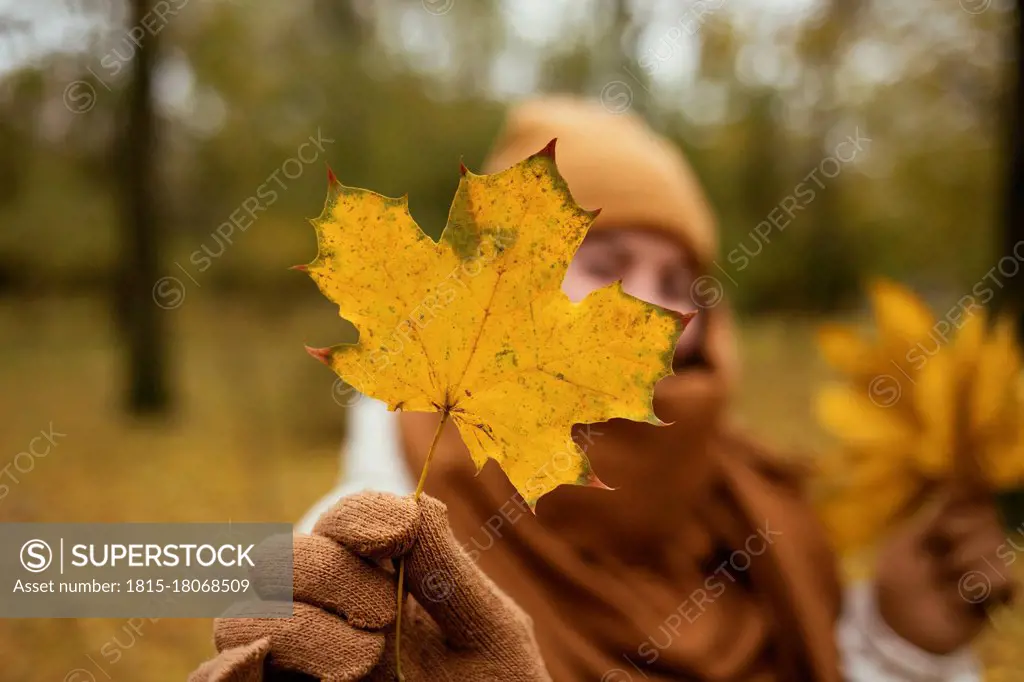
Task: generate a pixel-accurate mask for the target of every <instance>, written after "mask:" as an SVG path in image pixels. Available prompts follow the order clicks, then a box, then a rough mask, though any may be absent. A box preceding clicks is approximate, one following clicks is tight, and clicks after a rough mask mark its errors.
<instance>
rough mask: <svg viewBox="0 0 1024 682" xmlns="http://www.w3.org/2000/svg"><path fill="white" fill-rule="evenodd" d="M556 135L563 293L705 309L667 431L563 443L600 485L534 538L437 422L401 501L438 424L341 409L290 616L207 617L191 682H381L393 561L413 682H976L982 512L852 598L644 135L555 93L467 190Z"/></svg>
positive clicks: (923, 535)
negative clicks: (755, 418)
mask: <svg viewBox="0 0 1024 682" xmlns="http://www.w3.org/2000/svg"><path fill="white" fill-rule="evenodd" d="M552 138H558V147H557V149H558V157H557V163H558V168H559V171H560V172H561V174H562V175H563V176H564V177H565V179H566V181H567V183H568V186H569V188H570V190H571V191H572V193H573V196H574V198H575V199H576V201H577V203H578V204H580V205H581V206H583V207H584V208H588V209H593V208H598V207H600V208H601V209H602V213H601V215H600V217H599V218H598V219H597V220H596V221H595V223H594V225H593V227H592V228H591V231H590V233H589V235H588V236H587V238H586V239H585V240H584V242H583V244H582V245H581V247H580V249H579V250H578V252H577V254H576V256H575V258H574V260H573V262H572V264H571V266H570V267H569V270H568V273H567V275H566V277H565V281H564V284H563V290H564V291H565V293H566V294H567V295H568V296H569V297H570V298H571V299H573V300H580V299H582V298H583V297H585V296H586V295H587V294H588V293H590V292H591V291H593V290H595V289H597V288H599V287H602V286H605V285H606V284H609V283H611V282H613V281H616V280H621V281H622V284H623V287H624V289H625V291H626V292H627V293H630V294H632V295H633V296H636V297H638V298H640V299H643V300H645V301H648V302H650V303H654V304H656V305H659V306H662V307H665V308H669V309H673V310H677V311H681V312H685V311H691V310H694V309H695V308H696V307H698V305H700V307H701V308H702V310H701V311H700V313H699V314H698V315H697V317H696V318H695V321H694V322H693V323H691V324H690V325H689V327H688V328H687V329H686V331H685V332H684V334H683V336H682V338H681V339H680V341H679V344H678V347H677V349H676V353H675V357H674V370H675V374H674V375H673V376H670V377H667V378H665V379H664V380H662V381H661V382H660V383H659V384H658V386H657V388H656V391H655V411H656V412H657V414H658V416H659V417H660V418H661V419H662V420H663V421H665V422H671V426H667V427H657V426H652V425H649V424H643V423H637V422H631V421H625V420H612V421H610V422H606V423H602V424H596V425H590V426H580V427H577V430H576V432H575V438H576V440H577V442H578V443H579V444H580V445H581V447H582V448H583V449H584V450H585V451H586V452H587V455H588V457H589V458H590V460H591V462H592V463H593V466H594V469H595V470H596V471H598V472H600V475H601V477H602V479H603V480H604V481H605V482H607V483H608V484H610V485H611V486H613V487H614V488H615V489H616V490H615V491H614V492H606V491H601V490H595V489H593V488H581V487H576V486H563V487H561V488H559V489H557V490H556V491H554V492H552V493H551V494H549V495H548V496H546V497H545V498H544V499H543V500H542V501H541V502H540V504H539V506H538V510H537V516H536V517H534V516H533V515H531V514H530V513H529V511H528V510H527V509H526V507H525V505H524V504H523V503H522V502H521V500H520V498H519V497H518V496H516V495H515V493H514V491H513V489H512V487H511V486H510V484H509V483H508V482H507V481H506V480H505V478H504V476H503V475H502V473H501V472H500V470H499V469H498V467H497V466H495V465H494V464H493V463H489V464H488V465H487V466H485V467H484V470H483V471H482V472H481V473H480V475H479V476H476V475H475V468H474V467H473V465H472V464H471V462H470V458H469V456H468V454H467V452H466V450H465V448H464V446H463V445H462V443H461V441H460V439H459V435H458V433H457V431H456V429H455V428H454V427H451V428H448V427H446V430H445V431H444V432H443V433H442V435H441V438H440V441H439V444H438V451H437V454H436V455H435V459H434V462H433V464H432V466H431V471H430V476H429V477H428V479H427V485H426V492H427V496H425V497H424V498H422V500H421V502H420V504H419V506H417V505H415V504H414V503H413V502H412V501H411V499H410V498H408V497H404V498H403V497H397V496H398V495H407V494H408V493H410V492H411V491H412V489H413V484H414V476H415V474H416V472H419V471H420V469H421V467H422V465H423V462H424V460H425V457H426V453H427V451H428V449H429V447H430V443H431V440H432V436H433V434H434V431H435V427H436V425H437V421H438V418H439V417H438V415H436V414H422V413H400V414H395V413H389V412H387V411H386V409H385V408H384V406H383V405H382V404H380V403H377V402H376V401H372V400H369V399H366V398H363V399H360V400H358V401H357V402H356V404H355V405H354V407H353V410H352V422H351V435H350V437H349V441H348V443H347V444H346V447H345V449H344V454H343V462H342V471H343V474H344V480H343V482H342V484H341V485H340V486H339V487H338V488H337V489H336V490H335V491H333V492H332V493H331V494H330V495H328V496H327V497H326V498H324V499H323V500H322V501H321V502H320V503H319V504H318V505H317V506H316V507H314V508H313V509H312V510H311V511H310V512H309V514H308V515H307V516H306V518H305V519H304V520H303V521H302V522H301V524H300V530H302V531H303V532H305V533H312V534H311V535H308V536H307V535H303V536H297V538H296V547H295V586H296V587H295V600H296V602H297V604H296V611H295V614H296V615H295V617H294V618H292V619H288V620H278V621H275V620H269V619H268V620H259V619H248V620H246V619H223V620H220V621H218V623H217V626H216V630H215V639H216V643H217V647H218V649H219V650H220V651H221V652H222V653H221V654H220V656H218V657H217V658H216V659H214V660H213V661H211V662H209V663H207V664H205V665H204V666H203V667H202V668H201V669H200V670H199V671H197V673H196V675H195V677H194V679H196V680H203V681H213V680H234V679H239V680H241V679H253V680H257V679H279V678H280V679H285V678H282V677H280V676H281V675H288V674H291V673H292V672H300V673H303V674H306V675H311V676H313V677H319V678H322V679H338V680H341V679H364V678H369V679H393V678H394V673H395V671H394V669H393V665H394V651H393V649H394V637H393V634H392V632H391V631H392V630H393V628H392V627H391V623H392V621H393V620H394V617H395V612H394V609H395V607H394V603H395V596H394V590H395V588H394V575H393V571H392V569H391V567H390V563H389V561H388V560H390V559H394V558H397V557H400V556H405V557H406V565H407V570H408V576H407V584H408V586H409V591H410V595H411V596H410V597H409V598H408V599H407V600H406V611H405V612H404V615H403V619H404V622H403V635H402V641H403V647H402V661H403V667H404V674H405V678H406V679H408V680H435V679H451V680H462V679H468V680H546V679H554V680H559V681H561V680H601V681H602V682H626V681H629V680H637V681H640V680H657V681H668V680H701V681H711V680H722V681H725V680H729V681H736V682H739V681H742V682H755V681H757V682H769V681H778V682H783V681H786V682H789V681H814V682H838V680H840V679H846V680H864V681H867V680H872V681H878V680H881V681H885V680H933V681H935V682H944V681H948V682H953V681H956V682H967V681H970V680H977V679H979V676H978V672H977V668H976V665H975V662H974V661H973V659H972V658H971V656H970V654H969V653H967V652H966V650H965V647H966V645H967V644H968V643H969V642H970V641H971V640H972V639H973V638H974V637H975V636H976V635H977V634H978V633H979V632H980V631H981V630H982V629H983V628H984V625H985V623H986V622H987V619H986V615H985V609H984V608H983V607H982V606H979V605H977V604H970V603H968V602H967V601H965V600H964V599H962V598H961V597H960V595H959V594H958V590H957V586H958V580H959V578H960V577H961V576H963V575H965V574H967V573H968V572H970V571H980V572H982V573H983V574H984V575H985V576H987V577H988V578H989V579H990V580H991V583H992V585H993V590H992V596H991V599H992V601H993V603H995V602H998V601H1001V600H1005V599H1007V598H1008V596H1009V594H1010V590H1011V587H1012V586H1011V585H1009V584H1007V582H1006V580H1005V579H1004V578H1002V576H1001V575H1000V574H999V573H998V572H993V570H992V569H991V564H989V563H987V560H988V559H989V558H992V557H994V556H995V552H996V551H997V549H998V547H999V545H1000V543H1001V542H1002V541H1003V535H1002V533H1001V530H1000V526H999V523H998V519H997V515H996V514H995V512H994V509H993V507H992V506H991V504H990V501H989V500H986V499H974V498H968V497H964V496H953V497H951V498H950V499H951V501H950V503H948V504H945V505H943V506H942V508H941V509H936V510H934V512H933V513H931V514H929V515H926V516H925V517H922V518H917V519H915V520H914V521H913V522H908V523H907V524H906V525H904V526H903V527H901V528H899V529H897V530H896V532H894V533H893V535H892V537H891V538H890V539H889V540H888V541H887V542H886V543H885V545H884V546H883V548H882V549H881V552H880V554H879V557H880V558H879V562H878V566H877V571H876V582H875V583H874V584H870V585H859V586H856V587H854V588H852V589H851V590H850V591H848V592H847V593H846V594H845V595H844V594H843V592H842V590H841V588H840V585H839V580H838V576H837V572H836V565H835V559H834V557H833V555H832V552H831V550H830V548H829V545H828V543H827V540H826V538H825V536H824V534H823V532H822V529H821V527H820V526H819V524H818V522H817V520H816V519H815V516H814V514H813V512H812V510H811V508H810V507H809V505H808V504H807V502H806V501H805V499H804V497H803V495H802V491H801V479H800V475H799V473H798V472H797V471H794V470H791V469H790V468H789V467H788V466H787V465H785V464H783V463H782V462H780V461H777V460H776V459H774V458H773V457H772V456H771V455H770V454H768V453H766V452H765V451H764V449H763V448H761V447H759V446H758V445H757V444H756V443H754V442H752V441H750V440H749V439H747V438H746V437H744V436H742V435H740V434H739V433H737V432H736V431H735V429H734V428H733V427H732V426H730V423H729V419H728V405H729V402H730V397H731V394H732V392H733V391H734V389H735V386H736V379H737V374H738V366H737V354H736V345H735V344H736V340H735V337H734V333H733V329H732V320H731V317H730V314H729V311H728V308H727V306H726V305H725V304H724V303H723V302H722V301H721V300H720V296H719V294H720V293H721V292H720V291H719V290H717V289H715V288H713V287H711V286H710V284H711V280H710V279H709V278H708V277H709V269H710V268H711V266H712V263H713V259H714V257H715V253H716V249H717V237H716V227H715V224H714V219H713V216H712V213H711V211H710V210H709V207H708V205H707V202H706V201H705V198H704V196H703V194H702V191H701V189H700V187H699V185H698V183H697V181H696V179H695V178H694V176H693V173H692V172H691V171H690V169H689V168H688V166H687V165H686V164H685V162H684V160H683V159H682V157H681V156H680V155H679V153H678V152H677V151H676V150H675V149H674V148H673V147H672V146H671V145H670V144H669V143H668V142H667V141H666V140H664V139H662V138H660V137H658V136H656V135H655V134H654V133H653V132H651V131H650V130H649V129H648V128H647V127H646V126H645V125H644V124H643V123H642V122H641V121H640V120H639V119H637V118H635V117H633V116H631V115H618V116H615V115H611V114H608V113H606V112H605V111H603V110H602V109H601V108H600V107H598V106H596V105H592V104H588V103H584V102H579V101H575V100H570V99H560V98H559V99H543V100H537V101H532V102H528V103H526V104H523V105H521V106H519V107H517V108H516V109H515V110H514V111H513V112H512V114H511V115H510V117H509V119H508V122H507V125H506V128H505V130H504V132H503V134H502V135H501V136H500V138H499V140H498V142H497V143H496V145H495V148H494V150H493V151H492V154H491V156H490V158H489V160H488V161H487V163H486V165H485V168H484V170H483V172H485V173H494V172H498V171H500V170H502V169H504V168H507V167H509V166H511V165H512V164H514V163H516V162H518V161H521V160H522V159H524V158H526V157H527V156H529V155H530V154H532V153H534V152H536V151H537V150H539V149H541V148H543V147H544V146H545V144H546V143H547V142H548V141H549V140H551V139H552ZM709 295H710V298H709V297H708V296H709ZM695 298H703V299H705V300H695ZM449 427H450V425H449ZM365 489H372V490H375V491H385V492H390V493H394V495H387V494H383V493H381V492H377V493H359V492H358V491H362V490H365ZM356 493H358V494H356ZM438 500H440V502H438ZM441 503H443V504H441ZM865 504H870V501H865ZM445 507H446V508H445ZM261 676H262V677H261Z"/></svg>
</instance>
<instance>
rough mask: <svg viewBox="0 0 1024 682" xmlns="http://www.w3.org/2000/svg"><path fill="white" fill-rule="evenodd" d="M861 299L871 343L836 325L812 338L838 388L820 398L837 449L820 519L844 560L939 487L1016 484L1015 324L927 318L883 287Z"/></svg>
mask: <svg viewBox="0 0 1024 682" xmlns="http://www.w3.org/2000/svg"><path fill="white" fill-rule="evenodd" d="M870 297H871V302H872V307H873V309H874V316H875V324H876V327H877V333H876V335H875V338H874V339H868V338H865V337H864V336H862V335H861V334H859V333H858V332H857V330H856V329H853V328H848V327H844V326H838V325H830V326H826V327H823V328H822V329H821V330H820V332H819V346H820V348H821V351H822V353H823V355H824V357H825V359H826V361H827V362H828V363H829V364H830V365H832V366H833V368H835V369H836V370H838V371H839V372H840V373H841V374H842V375H843V376H844V379H845V381H844V382H843V383H840V384H831V385H828V386H826V387H825V388H824V389H823V390H822V391H821V392H820V394H819V396H818V405H817V407H818V416H819V419H820V421H821V423H822V424H823V425H824V426H825V428H826V429H827V430H829V431H830V432H831V433H832V434H834V435H835V436H837V437H838V438H839V439H840V441H841V443H842V447H841V448H840V449H839V451H838V452H837V453H835V454H834V455H833V456H831V457H828V458H827V459H826V460H825V461H824V462H823V470H824V471H823V473H824V474H825V482H824V488H823V489H822V492H823V494H824V499H823V504H822V512H823V516H824V519H825V522H826V524H827V525H828V526H829V529H830V531H831V533H832V535H833V538H834V539H835V541H836V542H837V543H838V545H839V548H840V549H841V550H844V551H848V552H852V551H854V550H858V549H864V548H867V547H869V546H871V545H872V544H873V543H874V542H875V541H876V540H877V539H879V537H880V536H881V535H882V534H883V533H884V532H885V531H886V530H887V529H888V527H889V526H890V524H892V523H893V521H895V520H897V519H900V518H904V517H905V516H907V515H909V514H912V513H914V512H915V511H916V510H917V509H918V508H919V507H920V506H921V504H922V503H923V502H925V501H926V500H928V499H929V497H930V496H931V494H932V493H933V492H934V491H935V490H936V489H937V488H939V487H940V485H942V484H944V483H949V482H955V483H956V484H957V485H964V486H969V487H970V488H971V489H974V490H978V489H982V490H986V491H990V492H992V493H994V494H995V493H1010V494H1013V493H1016V492H1017V491H1019V489H1020V488H1021V487H1022V484H1024V419H1022V416H1024V412H1022V408H1024V401H1022V394H1021V390H1020V382H1019V380H1018V377H1019V374H1020V369H1021V351H1020V348H1019V346H1018V345H1017V341H1016V338H1015V335H1014V327H1013V321H1012V320H1011V319H1009V318H1006V319H1000V320H997V321H995V322H994V324H992V325H990V324H989V316H988V315H986V313H985V311H984V310H983V309H982V308H981V307H980V306H977V305H971V306H968V307H966V308H964V307H957V308H954V309H953V310H952V311H950V312H949V313H948V314H947V315H946V316H945V317H943V318H939V319H936V318H935V317H934V316H933V315H932V313H931V311H929V310H928V308H927V306H925V304H924V303H923V302H922V301H921V300H920V299H919V298H918V297H917V296H915V295H914V294H913V293H912V292H910V291H908V290H907V289H904V288H902V287H900V286H898V285H897V284H895V283H892V282H885V281H880V282H876V283H875V284H873V285H872V287H871V289H870ZM1018 496H1019V493H1018ZM1003 497H1004V498H1005V497H1007V496H1005V495H1004V496H1003Z"/></svg>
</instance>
